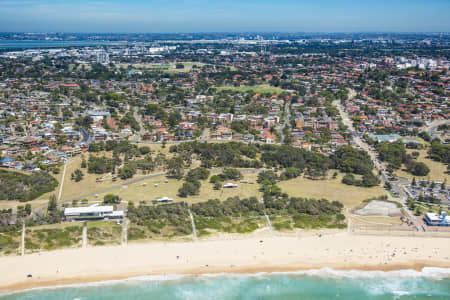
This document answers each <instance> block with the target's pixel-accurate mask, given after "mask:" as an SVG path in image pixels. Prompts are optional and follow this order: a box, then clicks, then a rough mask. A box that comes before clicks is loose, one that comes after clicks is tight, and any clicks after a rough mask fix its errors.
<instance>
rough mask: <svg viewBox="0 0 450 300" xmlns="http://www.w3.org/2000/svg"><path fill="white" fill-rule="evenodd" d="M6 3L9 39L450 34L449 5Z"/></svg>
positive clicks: (396, 0) (403, 0) (1, 12)
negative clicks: (29, 35)
mask: <svg viewBox="0 0 450 300" xmlns="http://www.w3.org/2000/svg"><path fill="white" fill-rule="evenodd" d="M211 2H213V1H211V0H210V1H207V0H192V1H183V0H172V1H165V0H149V1H144V0H128V1H119V0H99V1H95V0H94V1H90V0H78V1H72V0H67V1H58V0H0V16H1V18H0V31H2V32H99V33H104V32H111V33H112V32H117V33H133V32H143V33H144V32H160V33H166V32H244V31H245V32H248V31H254V32H257V31H274V32H275V31H278V32H281V31H285V32H290V31H292V32H449V31H450V18H449V17H448V16H449V13H450V1H448V0H428V1H425V0H409V1H408V0H390V1H387V0H379V1H365V0H360V1H357V0H341V1H335V0H316V1H304V0H278V1H269V0H240V1H238V0H223V1H220V2H218V3H216V2H214V3H211Z"/></svg>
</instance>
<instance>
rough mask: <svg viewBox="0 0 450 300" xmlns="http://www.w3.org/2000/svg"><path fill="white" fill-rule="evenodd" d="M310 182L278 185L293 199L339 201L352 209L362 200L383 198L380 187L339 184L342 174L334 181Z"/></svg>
mask: <svg viewBox="0 0 450 300" xmlns="http://www.w3.org/2000/svg"><path fill="white" fill-rule="evenodd" d="M330 177H331V176H329V179H326V180H310V179H306V178H303V177H297V178H294V179H291V180H287V181H282V182H280V183H278V186H279V187H280V188H281V190H282V191H283V192H285V193H287V194H288V195H289V196H293V197H306V198H316V199H321V198H324V199H327V200H330V201H334V200H336V201H339V202H342V204H344V206H346V207H352V206H355V205H356V204H358V203H360V202H361V201H363V200H366V199H369V198H375V197H379V196H383V195H384V194H385V193H384V190H383V188H382V187H380V186H375V187H371V188H364V187H356V186H350V185H346V184H343V183H341V179H342V177H343V174H339V175H338V176H337V178H336V179H332V178H330Z"/></svg>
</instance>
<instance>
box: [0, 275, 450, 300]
mask: <svg viewBox="0 0 450 300" xmlns="http://www.w3.org/2000/svg"><path fill="white" fill-rule="evenodd" d="M11 299H43V300H56V299H58V300H65V299H70V300H75V299H80V300H81V299H83V300H87V299H95V300H100V299H102V300H103V299H104V300H106V299H107V300H115V299H133V300H140V299H161V300H164V299H168V300H169V299H170V300H176V299H195V300H202V299H213V300H222V299H223V300H225V299H227V300H228V299H233V300H234V299H242V300H247V299H248V300H253V299H255V300H263V299H264V300H266V299H276V300H279V299H283V300H291V299H305V300H319V299H320V300H322V299H358V300H365V299H377V300H378V299H380V300H381V299H383V300H384V299H446V300H448V299H450V270H449V269H427V270H424V271H423V272H416V271H409V270H405V271H395V272H371V271H361V272H360V271H334V270H329V269H322V270H312V271H306V272H298V273H277V274H274V273H272V274H254V275H251V274H249V275H241V274H228V275H227V274H220V275H199V276H175V275H173V276H146V277H139V278H132V279H128V280H122V281H110V282H103V283H91V284H82V285H76V286H69V287H53V288H45V289H35V290H29V291H25V292H20V293H15V294H10V295H5V296H0V300H11Z"/></svg>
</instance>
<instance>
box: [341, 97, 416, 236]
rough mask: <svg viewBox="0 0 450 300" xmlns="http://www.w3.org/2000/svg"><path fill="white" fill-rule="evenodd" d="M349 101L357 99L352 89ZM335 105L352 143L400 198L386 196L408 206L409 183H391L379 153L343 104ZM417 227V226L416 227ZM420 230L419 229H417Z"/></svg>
mask: <svg viewBox="0 0 450 300" xmlns="http://www.w3.org/2000/svg"><path fill="white" fill-rule="evenodd" d="M349 92H350V93H349V99H353V97H355V95H356V92H355V91H354V90H352V89H349ZM333 105H335V106H336V107H337V109H338V111H339V114H340V115H341V118H342V122H343V123H344V125H346V126H347V127H348V130H349V132H350V134H351V136H352V142H353V143H354V144H356V145H357V146H359V147H360V148H361V149H363V150H365V151H366V152H367V153H368V154H369V156H370V158H371V159H372V161H373V163H374V166H375V168H376V169H377V170H378V171H379V172H380V173H381V178H380V179H381V184H382V185H384V184H385V183H386V182H389V183H390V184H391V185H392V187H393V189H395V190H396V191H397V192H398V193H399V195H400V198H393V197H392V195H391V193H389V191H386V194H387V196H388V199H389V200H391V201H398V202H401V203H402V204H403V205H405V206H406V200H407V199H408V197H407V195H406V193H405V192H404V186H405V185H407V184H408V182H405V181H404V180H402V179H398V180H396V181H390V180H389V175H388V174H387V172H386V170H385V168H384V166H383V164H382V163H381V162H380V161H379V160H378V158H377V153H376V152H375V151H372V149H371V148H370V146H369V144H367V143H366V142H365V141H363V140H362V139H361V137H360V135H359V134H358V133H357V131H356V130H355V128H354V127H353V122H352V121H351V119H350V117H349V115H348V113H347V112H346V111H345V109H344V107H343V106H342V104H341V102H340V101H339V100H335V101H334V102H333ZM405 211H406V212H407V213H408V215H409V217H410V219H411V220H413V222H414V223H415V224H419V223H418V222H417V220H416V218H415V217H414V216H413V215H412V213H411V212H410V211H409V210H408V209H407V208H406V209H405ZM416 227H417V226H416ZM417 228H418V229H419V227H417Z"/></svg>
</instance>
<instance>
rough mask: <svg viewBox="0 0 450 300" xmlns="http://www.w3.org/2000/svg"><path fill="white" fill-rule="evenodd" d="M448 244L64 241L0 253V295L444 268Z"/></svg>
mask: <svg viewBox="0 0 450 300" xmlns="http://www.w3.org/2000/svg"><path fill="white" fill-rule="evenodd" d="M449 248H450V239H448V240H447V239H445V240H442V239H438V240H436V239H433V238H426V237H424V238H422V237H416V238H414V239H411V238H408V237H385V236H384V237H383V236H355V235H351V234H348V233H346V232H341V233H337V234H332V235H325V236H323V237H318V236H306V237H298V236H278V237H267V236H266V237H243V238H242V239H228V240H200V241H197V242H168V243H167V242H154V243H143V244H130V245H128V246H103V247H92V248H86V249H64V250H56V251H51V252H40V253H34V254H29V255H25V256H11V257H0V269H2V270H10V272H5V273H3V274H2V276H1V278H0V295H1V294H5V293H7V294H8V293H13V292H20V291H24V290H28V289H31V288H46V287H49V288H52V287H53V288H56V287H60V286H62V287H63V286H65V285H73V284H84V283H99V282H100V283H101V282H105V281H114V280H125V279H133V278H136V277H141V276H154V275H160V276H167V275H192V276H195V275H203V274H221V273H223V274H255V273H260V272H264V273H273V272H296V271H307V270H317V269H323V268H330V269H333V270H339V271H349V270H357V271H396V270H416V271H421V270H422V269H423V268H424V267H439V268H450V253H449V252H448V249H449ZM27 274H32V275H33V278H27V277H26V276H27Z"/></svg>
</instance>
